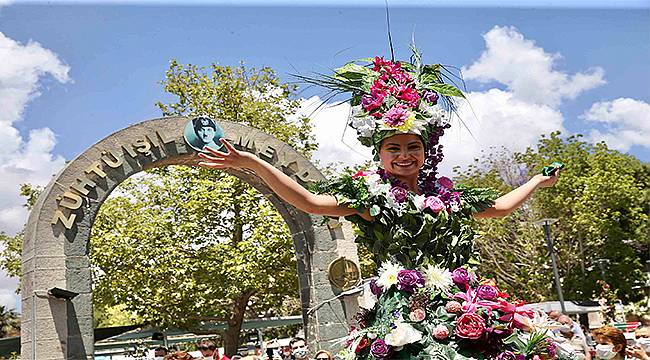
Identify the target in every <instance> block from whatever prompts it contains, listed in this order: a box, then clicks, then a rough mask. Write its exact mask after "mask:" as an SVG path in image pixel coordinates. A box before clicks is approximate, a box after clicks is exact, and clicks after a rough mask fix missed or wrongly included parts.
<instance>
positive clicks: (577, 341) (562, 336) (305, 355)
mask: <svg viewBox="0 0 650 360" xmlns="http://www.w3.org/2000/svg"><path fill="white" fill-rule="evenodd" d="M548 317H549V319H550V320H553V321H555V322H556V323H557V324H558V325H557V326H556V327H555V329H554V330H553V337H554V339H555V340H556V342H557V343H558V345H559V348H560V349H561V350H560V351H564V352H566V353H571V354H573V355H574V357H575V358H577V359H578V360H624V359H628V360H634V359H640V360H650V318H649V319H646V320H648V321H644V322H643V323H642V324H641V326H639V327H638V328H637V329H636V330H635V331H634V333H628V334H627V336H626V334H625V333H624V332H623V331H622V330H620V329H618V328H615V327H613V326H602V327H600V328H597V329H593V330H592V331H589V329H587V327H586V326H584V325H581V324H580V323H579V322H578V321H574V320H573V319H572V318H571V317H570V316H569V315H567V314H562V313H560V312H559V311H551V312H549V313H548ZM197 347H198V350H199V351H200V352H201V356H198V357H196V356H192V354H191V353H190V352H187V351H173V352H171V351H169V350H168V349H167V348H165V347H158V348H156V349H155V359H156V360H335V357H334V356H333V355H332V353H331V352H329V351H327V350H318V351H316V352H315V353H313V354H312V353H310V351H309V348H308V347H307V343H306V341H305V339H303V338H300V337H296V338H293V339H291V340H290V341H289V342H288V343H285V342H282V341H279V340H277V339H274V340H271V341H267V342H266V346H265V349H266V351H263V350H258V351H256V352H255V354H253V355H239V354H237V355H234V356H232V358H229V357H227V356H226V355H224V354H222V353H220V352H219V348H218V347H217V346H216V344H215V342H214V341H212V340H202V341H201V342H200V343H198V344H197Z"/></svg>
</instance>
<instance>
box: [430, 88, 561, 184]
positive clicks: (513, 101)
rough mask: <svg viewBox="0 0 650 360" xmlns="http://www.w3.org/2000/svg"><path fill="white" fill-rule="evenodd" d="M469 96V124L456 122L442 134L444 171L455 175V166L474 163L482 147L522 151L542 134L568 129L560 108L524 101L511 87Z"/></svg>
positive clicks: (462, 111) (465, 110)
mask: <svg viewBox="0 0 650 360" xmlns="http://www.w3.org/2000/svg"><path fill="white" fill-rule="evenodd" d="M467 98H468V99H469V104H471V107H470V106H469V105H468V104H464V106H462V107H461V108H460V110H459V115H460V117H461V118H462V119H463V121H464V122H465V124H466V125H467V127H464V126H462V125H460V124H459V123H457V122H455V123H454V124H453V125H454V126H452V128H451V129H449V130H448V131H447V132H446V134H445V136H444V137H443V138H442V144H443V146H444V148H445V152H444V154H445V158H444V160H443V162H442V164H441V166H440V171H441V173H442V174H446V175H451V169H452V168H453V167H454V166H457V165H459V166H465V165H468V164H470V163H471V162H472V161H473V160H474V159H475V158H477V157H479V156H480V154H481V150H486V151H489V150H490V149H491V148H497V149H498V148H500V147H502V146H505V147H506V148H508V149H510V150H517V151H522V150H524V149H526V148H527V147H528V146H533V145H534V144H536V143H537V139H538V138H539V135H541V134H547V133H549V132H552V131H555V130H564V127H563V125H562V123H563V117H562V114H561V113H560V112H559V111H558V110H556V109H553V108H552V107H550V106H547V105H541V104H535V103H531V102H527V101H523V100H521V99H518V98H517V97H515V96H514V94H513V93H512V92H509V91H504V90H499V89H490V90H488V91H485V92H471V93H468V94H467ZM468 128H469V131H468ZM470 131H471V134H470Z"/></svg>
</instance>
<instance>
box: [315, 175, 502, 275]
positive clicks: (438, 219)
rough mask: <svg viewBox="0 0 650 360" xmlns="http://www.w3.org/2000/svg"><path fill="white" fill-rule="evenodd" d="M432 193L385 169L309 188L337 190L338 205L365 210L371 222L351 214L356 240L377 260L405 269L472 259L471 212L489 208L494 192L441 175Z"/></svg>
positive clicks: (458, 262) (461, 262) (344, 177)
mask: <svg viewBox="0 0 650 360" xmlns="http://www.w3.org/2000/svg"><path fill="white" fill-rule="evenodd" d="M436 184H437V185H436V186H432V187H431V188H432V189H434V193H430V194H426V195H414V194H413V193H410V192H408V191H407V190H405V188H404V187H403V186H401V185H400V184H399V183H398V182H396V180H395V179H392V178H390V176H388V175H387V173H385V172H384V171H383V170H376V171H362V172H359V173H357V174H355V175H351V174H349V173H348V174H345V175H343V176H341V177H340V178H338V179H336V180H333V181H329V182H325V183H320V184H317V185H316V186H314V187H313V190H314V191H315V192H318V193H328V194H332V195H335V196H336V197H337V200H338V202H339V203H340V204H345V205H347V206H349V207H350V208H353V209H357V211H359V213H362V212H364V211H366V210H368V211H369V213H370V215H371V216H373V217H374V220H373V221H367V220H364V219H363V218H362V217H361V216H359V215H353V216H351V217H350V220H351V221H353V222H354V223H355V225H356V227H357V231H356V235H357V237H356V241H357V242H359V243H362V244H363V245H365V246H367V248H368V249H369V250H370V252H371V253H372V254H374V256H375V259H374V260H375V262H376V263H381V262H383V261H386V260H396V261H398V262H400V263H401V264H403V265H405V266H406V267H408V268H413V267H416V266H419V265H423V264H439V265H442V266H445V267H456V266H460V265H463V264H466V263H468V262H475V261H476V260H477V259H476V258H473V255H474V254H473V241H474V237H475V233H474V231H473V230H472V214H473V213H474V212H477V211H481V210H483V209H485V208H486V207H489V206H491V205H492V203H493V199H494V198H496V196H497V194H496V192H495V191H493V190H490V189H472V188H467V187H456V188H454V187H453V183H451V180H449V179H447V178H440V179H438V180H437V183H436Z"/></svg>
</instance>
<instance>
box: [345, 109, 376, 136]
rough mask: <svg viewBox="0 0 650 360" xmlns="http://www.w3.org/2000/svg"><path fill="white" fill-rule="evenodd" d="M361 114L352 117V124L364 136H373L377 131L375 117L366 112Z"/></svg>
mask: <svg viewBox="0 0 650 360" xmlns="http://www.w3.org/2000/svg"><path fill="white" fill-rule="evenodd" d="M359 115H360V116H356V117H353V118H352V120H351V121H350V126H352V128H354V129H356V130H357V132H358V133H359V135H361V136H363V137H371V136H372V133H373V132H374V131H375V119H374V118H372V117H370V116H365V115H364V114H359Z"/></svg>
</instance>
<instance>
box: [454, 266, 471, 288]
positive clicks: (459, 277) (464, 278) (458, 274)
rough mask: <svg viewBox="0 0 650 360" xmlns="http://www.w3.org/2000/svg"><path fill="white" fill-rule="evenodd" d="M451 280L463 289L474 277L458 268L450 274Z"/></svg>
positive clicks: (463, 269)
mask: <svg viewBox="0 0 650 360" xmlns="http://www.w3.org/2000/svg"><path fill="white" fill-rule="evenodd" d="M451 279H452V280H454V283H455V284H456V285H459V286H463V287H464V286H465V285H468V284H469V283H470V282H471V281H473V280H474V277H473V276H472V274H470V273H469V272H468V271H467V269H465V268H462V267H460V268H457V269H456V270H454V271H453V272H452V273H451Z"/></svg>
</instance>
